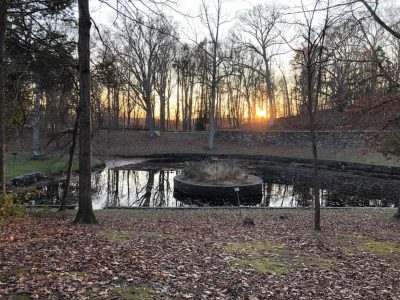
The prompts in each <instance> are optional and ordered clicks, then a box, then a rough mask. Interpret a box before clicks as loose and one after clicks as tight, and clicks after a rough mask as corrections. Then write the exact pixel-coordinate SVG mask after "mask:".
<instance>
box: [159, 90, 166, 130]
mask: <svg viewBox="0 0 400 300" xmlns="http://www.w3.org/2000/svg"><path fill="white" fill-rule="evenodd" d="M160 129H161V130H163V131H165V95H164V94H161V96H160Z"/></svg>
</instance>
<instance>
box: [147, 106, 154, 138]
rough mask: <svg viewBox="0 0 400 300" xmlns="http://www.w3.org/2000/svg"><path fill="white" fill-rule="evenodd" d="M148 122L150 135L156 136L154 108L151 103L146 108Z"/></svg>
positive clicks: (151, 136)
mask: <svg viewBox="0 0 400 300" xmlns="http://www.w3.org/2000/svg"><path fill="white" fill-rule="evenodd" d="M146 123H147V128H148V131H149V133H148V135H149V137H150V138H154V137H155V128H154V120H153V110H152V108H151V104H148V106H147V108H146Z"/></svg>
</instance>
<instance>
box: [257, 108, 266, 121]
mask: <svg viewBox="0 0 400 300" xmlns="http://www.w3.org/2000/svg"><path fill="white" fill-rule="evenodd" d="M256 115H257V118H258V119H266V118H267V111H266V110H265V109H264V108H262V109H261V108H257V112H256Z"/></svg>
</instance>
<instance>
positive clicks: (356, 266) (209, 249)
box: [0, 209, 400, 300]
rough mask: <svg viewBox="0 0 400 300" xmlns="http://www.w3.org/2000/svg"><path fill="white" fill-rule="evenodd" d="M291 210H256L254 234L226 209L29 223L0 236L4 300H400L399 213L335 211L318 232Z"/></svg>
mask: <svg viewBox="0 0 400 300" xmlns="http://www.w3.org/2000/svg"><path fill="white" fill-rule="evenodd" d="M285 213H286V215H288V218H287V219H285V220H282V219H280V218H279V216H280V215H281V214H282V212H281V211H266V210H262V211H251V212H250V211H248V212H246V214H247V215H250V216H251V217H252V218H254V219H256V220H257V222H256V226H255V227H253V228H245V227H242V226H241V219H240V217H238V215H237V213H236V212H235V211H223V210H222V211H221V210H218V211H213V210H195V211H156V210H152V211H99V212H98V219H99V220H100V224H99V225H97V226H74V225H71V221H72V217H71V218H57V217H46V218H37V217H27V218H25V219H23V220H20V221H18V222H15V223H8V224H5V226H3V227H2V228H1V229H0V298H1V296H4V297H6V298H7V297H11V296H15V295H23V296H26V297H27V296H29V297H31V298H36V299H43V298H50V299H59V298H64V299H70V298H75V299H89V298H93V299H154V298H155V299H158V298H160V299H238V298H239V299H249V300H250V299H252V300H254V299H399V297H398V295H400V262H399V260H398V255H397V251H398V243H399V242H400V234H399V232H400V231H399V229H400V223H399V222H393V221H392V220H391V219H390V215H391V213H392V211H388V210H358V209H354V210H339V209H338V210H330V211H327V210H325V211H323V220H324V221H325V223H324V224H323V226H324V230H325V231H324V232H323V233H318V234H316V233H314V232H313V231H312V229H311V228H312V224H311V221H312V212H311V211H307V210H288V211H285ZM11 236H12V237H13V238H12V239H11V238H10V237H11ZM260 262H262V263H263V264H261V265H258V268H259V270H257V265H255V264H256V263H260ZM235 264H238V267H232V266H233V265H235ZM272 267H273V269H274V270H275V271H276V272H270V268H272ZM260 269H261V270H266V271H267V272H260ZM135 297H136V298H135Z"/></svg>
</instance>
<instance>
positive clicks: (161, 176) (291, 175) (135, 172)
mask: <svg viewBox="0 0 400 300" xmlns="http://www.w3.org/2000/svg"><path fill="white" fill-rule="evenodd" d="M143 162H144V160H140V159H135V160H118V161H109V162H107V167H106V168H105V169H103V170H101V171H98V172H95V173H93V177H92V181H93V182H92V186H93V194H92V195H93V206H94V208H95V209H102V208H105V207H107V206H121V207H188V206H193V205H197V206H198V205H199V204H200V205H203V206H207V205H209V203H207V202H206V201H199V200H198V199H189V198H182V197H175V196H174V181H173V179H174V176H175V175H176V174H177V173H179V172H180V170H181V168H182V166H183V165H182V163H172V164H168V165H165V164H157V163H153V164H151V166H146V164H143ZM135 164H138V165H137V166H138V167H137V168H136V167H135ZM125 166H126V167H125ZM249 170H251V172H252V173H254V174H255V175H258V176H261V177H262V179H263V189H262V198H261V199H258V200H257V201H255V203H253V204H252V205H254V206H265V207H309V206H311V205H312V201H313V189H312V188H311V186H312V180H311V179H312V175H310V170H300V169H290V168H285V167H284V168H271V169H269V168H268V167H265V166H257V165H253V166H250V167H249ZM321 181H322V182H321V187H322V189H321V199H322V205H323V206H328V207H331V206H375V207H393V206H394V205H395V203H396V202H397V198H398V195H399V193H400V192H399V191H398V190H397V189H400V185H399V184H398V183H399V182H398V181H395V180H391V181H389V180H382V179H377V178H370V177H365V176H346V175H343V174H341V173H332V172H327V173H324V172H321ZM396 187H397V188H396ZM61 195H62V183H61V182H59V183H56V184H53V185H49V186H47V187H45V188H44V190H43V196H41V197H40V198H39V199H36V200H35V204H58V203H59V199H60V197H61ZM71 196H72V197H71V199H70V203H71V204H74V203H76V202H77V200H76V197H77V186H76V183H74V184H73V185H72V188H71ZM177 198H178V199H179V200H178V199H177ZM233 203H235V201H233ZM214 205H215V204H214Z"/></svg>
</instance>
